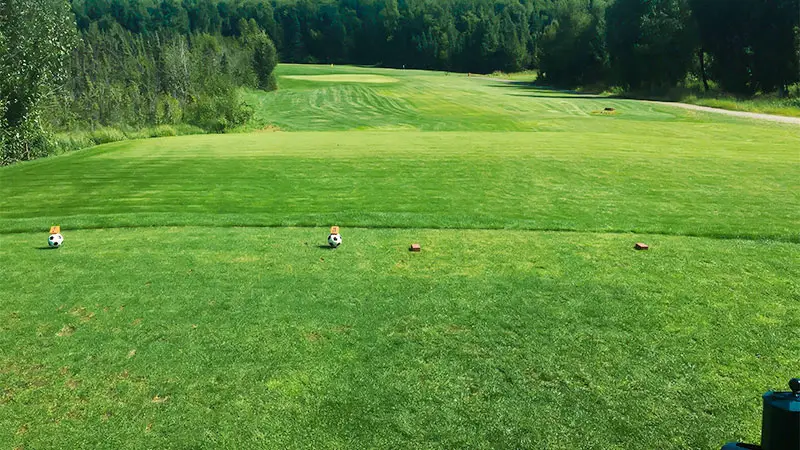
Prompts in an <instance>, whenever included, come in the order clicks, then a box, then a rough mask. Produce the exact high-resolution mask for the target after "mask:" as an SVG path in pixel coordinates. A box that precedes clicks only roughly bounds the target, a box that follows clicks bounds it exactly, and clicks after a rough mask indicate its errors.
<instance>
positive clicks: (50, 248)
mask: <svg viewBox="0 0 800 450" xmlns="http://www.w3.org/2000/svg"><path fill="white" fill-rule="evenodd" d="M36 250H58V247H36Z"/></svg>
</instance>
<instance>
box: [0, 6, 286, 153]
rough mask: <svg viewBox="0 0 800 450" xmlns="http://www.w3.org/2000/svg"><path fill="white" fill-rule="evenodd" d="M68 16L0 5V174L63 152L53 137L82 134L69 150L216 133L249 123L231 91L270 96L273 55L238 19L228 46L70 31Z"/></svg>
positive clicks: (116, 30) (119, 31)
mask: <svg viewBox="0 0 800 450" xmlns="http://www.w3.org/2000/svg"><path fill="white" fill-rule="evenodd" d="M130 4H135V3H130ZM98 5H99V3H98ZM75 7H76V5H74V4H70V3H68V2H66V1H65V0H0V151H1V152H0V164H8V163H11V162H14V161H20V160H28V159H34V158H37V157H40V156H45V155H48V154H50V153H53V152H55V151H57V150H58V149H59V147H60V146H63V145H67V146H69V145H71V144H70V142H64V141H62V140H60V139H56V138H55V136H54V132H58V131H70V130H90V131H91V134H90V136H91V139H90V140H89V142H83V141H82V142H80V143H79V144H78V145H76V146H78V147H80V146H85V145H91V144H96V143H102V142H107V141H111V140H117V139H120V138H124V137H125V135H124V134H123V132H122V131H120V130H130V131H132V132H135V131H136V130H140V129H143V128H145V127H152V128H151V130H152V132H151V134H150V135H169V134H175V133H176V131H175V128H174V127H173V126H178V125H180V126H183V127H188V128H190V129H192V130H196V131H204V132H224V131H226V130H229V129H231V128H234V127H237V126H240V125H244V124H245V123H247V122H248V121H249V120H250V118H251V117H252V114H253V110H252V108H250V107H249V106H248V105H246V104H245V103H244V102H243V101H242V100H241V98H240V92H239V88H240V87H243V86H247V87H252V88H258V89H264V90H273V89H276V87H277V83H276V80H275V77H274V75H273V70H274V68H275V66H276V64H277V51H276V49H275V46H274V44H273V42H272V41H271V39H270V38H269V36H268V35H267V34H266V33H265V32H264V30H263V29H261V28H260V27H259V26H258V24H257V23H256V22H255V20H253V19H250V20H247V19H244V18H240V19H239V22H241V23H237V25H236V27H237V34H236V36H222V35H221V34H219V33H217V34H211V33H206V32H199V31H198V32H195V33H189V32H186V30H182V29H180V28H179V27H174V26H172V27H169V26H166V27H160V28H157V29H155V28H154V29H152V30H145V32H137V31H133V30H130V29H127V28H126V27H125V26H123V25H124V24H123V23H120V22H117V21H107V20H103V19H102V18H101V20H97V21H91V22H89V23H85V24H84V25H86V26H85V27H81V26H78V24H77V21H76V15H75V12H74V8H75Z"/></svg>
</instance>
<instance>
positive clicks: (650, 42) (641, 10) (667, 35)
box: [606, 0, 697, 90]
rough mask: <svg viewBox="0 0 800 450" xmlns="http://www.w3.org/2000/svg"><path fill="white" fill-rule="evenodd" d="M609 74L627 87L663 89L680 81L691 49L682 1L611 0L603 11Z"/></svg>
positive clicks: (692, 37) (686, 10)
mask: <svg viewBox="0 0 800 450" xmlns="http://www.w3.org/2000/svg"><path fill="white" fill-rule="evenodd" d="M607 15H608V19H607V21H608V23H613V24H614V26H613V27H609V28H608V31H607V37H606V39H607V42H608V50H609V56H610V62H611V70H612V73H613V76H614V77H615V81H616V82H618V83H619V84H621V85H622V86H624V87H626V88H629V89H637V90H638V89H650V90H657V89H662V90H663V89H668V88H670V87H673V86H675V85H677V84H678V83H679V82H681V81H683V80H684V79H685V78H686V74H687V72H688V71H689V68H690V65H691V63H692V59H693V55H694V49H695V48H696V47H697V43H696V40H695V36H696V33H695V29H694V28H693V26H692V25H693V22H692V20H691V11H690V9H689V5H688V3H687V0H653V1H643V0H616V1H615V2H614V3H613V4H612V6H611V7H610V8H609V9H608V11H607Z"/></svg>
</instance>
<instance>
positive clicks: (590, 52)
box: [539, 0, 608, 86]
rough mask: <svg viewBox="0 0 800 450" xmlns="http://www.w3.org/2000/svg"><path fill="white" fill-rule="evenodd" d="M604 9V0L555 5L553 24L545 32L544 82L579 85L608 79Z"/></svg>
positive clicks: (541, 60)
mask: <svg viewBox="0 0 800 450" xmlns="http://www.w3.org/2000/svg"><path fill="white" fill-rule="evenodd" d="M605 8H606V3H605V2H604V1H602V0H600V1H596V2H589V3H586V2H584V1H580V0H564V1H560V2H556V3H555V4H554V10H553V12H552V14H553V15H552V21H551V22H550V23H549V24H548V25H546V26H545V27H544V29H543V32H542V42H541V54H540V56H539V64H540V70H541V74H542V80H543V81H544V82H547V83H551V84H556V85H564V86H579V85H586V84H593V83H597V82H598V81H601V80H605V79H606V75H607V72H608V54H607V52H606V49H605Z"/></svg>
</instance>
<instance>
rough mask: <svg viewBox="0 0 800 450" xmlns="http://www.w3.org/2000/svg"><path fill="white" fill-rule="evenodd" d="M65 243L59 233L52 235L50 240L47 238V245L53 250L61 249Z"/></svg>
mask: <svg viewBox="0 0 800 450" xmlns="http://www.w3.org/2000/svg"><path fill="white" fill-rule="evenodd" d="M63 243H64V236H62V235H60V234H59V233H56V234H51V235H50V237H49V238H47V245H49V246H50V247H53V248H58V247H61V244H63Z"/></svg>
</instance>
